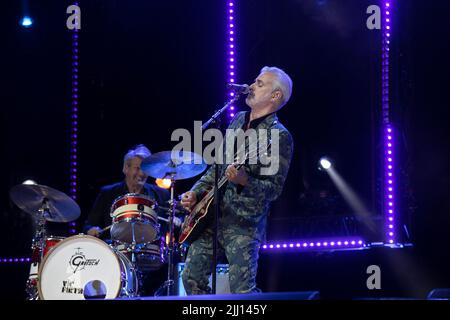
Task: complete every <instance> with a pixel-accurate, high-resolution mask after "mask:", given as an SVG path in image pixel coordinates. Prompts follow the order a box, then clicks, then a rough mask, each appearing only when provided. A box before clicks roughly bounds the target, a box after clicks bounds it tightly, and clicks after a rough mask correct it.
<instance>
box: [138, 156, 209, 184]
mask: <svg viewBox="0 0 450 320" xmlns="http://www.w3.org/2000/svg"><path fill="white" fill-rule="evenodd" d="M141 169H142V171H144V172H145V173H146V174H148V175H149V176H150V177H153V178H156V179H170V178H171V176H173V179H174V180H182V179H188V178H192V177H195V176H196V175H198V174H200V173H202V172H203V171H204V170H205V169H206V163H205V162H204V161H203V158H202V157H201V156H200V155H198V154H196V153H194V152H189V151H184V152H181V151H179V152H178V151H177V152H172V151H162V152H158V153H155V154H152V155H151V156H150V157H147V158H145V159H144V160H142V163H141Z"/></svg>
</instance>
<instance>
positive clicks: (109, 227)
mask: <svg viewBox="0 0 450 320" xmlns="http://www.w3.org/2000/svg"><path fill="white" fill-rule="evenodd" d="M111 226H112V225H109V226H107V227H106V228H103V229H102V230H100V231H99V232H98V234H102V233H103V232H105V231H107V230H109V229H111Z"/></svg>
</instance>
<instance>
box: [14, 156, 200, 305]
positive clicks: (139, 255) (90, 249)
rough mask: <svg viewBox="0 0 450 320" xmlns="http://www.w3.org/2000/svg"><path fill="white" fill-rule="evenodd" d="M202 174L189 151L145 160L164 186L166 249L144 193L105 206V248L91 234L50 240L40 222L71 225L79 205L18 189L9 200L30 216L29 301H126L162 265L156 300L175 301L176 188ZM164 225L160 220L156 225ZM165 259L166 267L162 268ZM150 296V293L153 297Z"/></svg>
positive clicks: (33, 188)
mask: <svg viewBox="0 0 450 320" xmlns="http://www.w3.org/2000/svg"><path fill="white" fill-rule="evenodd" d="M205 168H206V164H205V163H204V161H203V159H202V158H201V157H200V156H199V155H197V154H195V153H192V152H179V153H176V152H171V151H164V152H159V153H156V154H153V155H152V156H150V157H148V158H146V159H144V160H143V161H142V164H141V169H142V170H143V171H144V172H145V173H147V174H148V175H149V176H151V177H153V178H160V179H170V180H171V186H170V201H169V207H168V208H167V212H168V219H167V223H168V227H169V228H168V229H169V230H168V241H167V242H168V243H166V241H164V240H163V238H158V234H159V227H160V225H159V224H158V220H161V219H159V217H158V214H157V212H158V204H157V203H156V202H155V201H154V200H152V199H150V198H149V197H147V196H145V195H142V194H135V193H128V194H125V195H123V196H121V197H119V198H117V199H116V200H115V201H114V203H113V204H112V206H111V211H110V215H111V218H112V224H111V226H108V227H106V228H105V229H103V231H106V230H107V229H109V228H110V229H111V230H110V233H111V240H112V243H111V244H107V243H106V242H104V241H103V240H100V239H98V238H96V237H93V236H90V235H84V234H79V235H75V236H71V237H67V238H65V237H55V236H50V235H48V234H47V227H46V222H48V221H49V222H71V221H74V220H75V219H77V218H78V217H79V216H80V208H79V206H78V204H77V203H76V202H75V201H74V200H73V199H72V198H70V197H69V196H67V195H66V194H65V193H63V192H60V191H58V190H55V189H53V188H50V187H47V186H44V185H37V184H21V185H16V186H14V187H13V188H11V190H10V197H11V199H12V201H13V202H14V203H15V204H16V205H17V206H18V207H19V208H20V209H22V210H23V211H25V212H27V213H29V214H30V215H32V216H33V218H34V219H35V221H36V232H35V235H34V238H33V240H32V246H31V247H32V248H31V249H32V264H31V267H30V275H29V278H28V281H27V285H26V291H27V295H28V299H29V300H83V299H105V298H106V299H114V298H132V297H137V296H139V295H140V286H141V285H142V283H141V277H142V273H145V272H149V271H153V270H157V269H159V268H160V267H161V266H162V265H163V264H164V263H166V262H167V265H168V271H167V280H166V281H165V282H164V283H163V284H162V286H161V287H160V289H159V290H158V291H157V294H162V293H163V292H166V293H167V295H173V294H174V266H173V264H174V253H175V251H176V243H175V239H174V218H175V213H176V212H179V210H177V209H176V201H175V199H174V185H175V181H177V180H181V179H187V178H191V177H194V176H196V175H198V174H200V173H202V172H203V171H204V170H205ZM162 220H165V219H162ZM166 258H167V261H166ZM155 295H156V294H155Z"/></svg>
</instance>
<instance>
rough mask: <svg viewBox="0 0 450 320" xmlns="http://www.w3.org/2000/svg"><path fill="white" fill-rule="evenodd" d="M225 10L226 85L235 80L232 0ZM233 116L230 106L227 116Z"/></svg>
mask: <svg viewBox="0 0 450 320" xmlns="http://www.w3.org/2000/svg"><path fill="white" fill-rule="evenodd" d="M226 10H227V21H226V23H227V57H226V59H227V71H226V72H227V83H234V81H235V79H236V44H235V36H236V33H235V19H234V10H235V5H234V0H227V1H226ZM227 94H228V95H229V97H233V96H234V92H232V90H228V93H227ZM234 115H235V106H234V105H232V106H230V109H229V113H228V116H229V117H230V118H233V117H234Z"/></svg>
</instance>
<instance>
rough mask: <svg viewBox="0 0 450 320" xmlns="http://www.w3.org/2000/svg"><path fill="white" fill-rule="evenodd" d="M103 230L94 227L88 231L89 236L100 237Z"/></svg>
mask: <svg viewBox="0 0 450 320" xmlns="http://www.w3.org/2000/svg"><path fill="white" fill-rule="evenodd" d="M101 230H102V229H100V228H99V227H92V228H90V229H89V230H88V231H87V234H88V235H90V236H93V237H97V238H98V237H100V231H101Z"/></svg>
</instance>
